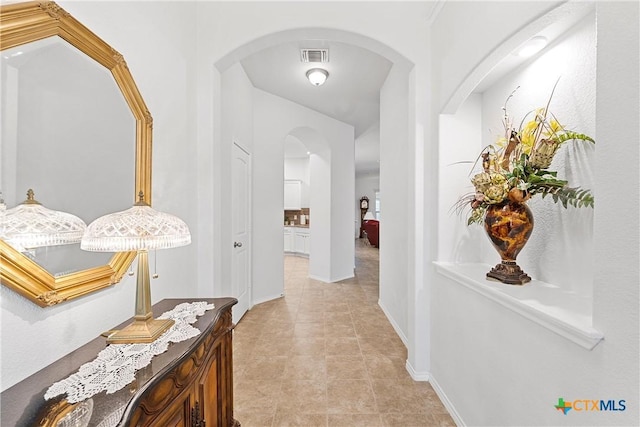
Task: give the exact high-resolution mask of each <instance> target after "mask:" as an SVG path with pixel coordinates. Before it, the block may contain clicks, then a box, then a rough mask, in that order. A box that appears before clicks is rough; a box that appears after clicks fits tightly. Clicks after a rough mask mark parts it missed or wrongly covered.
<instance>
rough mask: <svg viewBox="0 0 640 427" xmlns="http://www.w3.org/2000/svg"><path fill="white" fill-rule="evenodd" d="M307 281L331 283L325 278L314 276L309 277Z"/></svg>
mask: <svg viewBox="0 0 640 427" xmlns="http://www.w3.org/2000/svg"><path fill="white" fill-rule="evenodd" d="M309 279H313V280H317V281H319V282H322V283H331V282H330V281H329V280H328V279H327V278H325V277H318V276H314V275H313V274H310V275H309Z"/></svg>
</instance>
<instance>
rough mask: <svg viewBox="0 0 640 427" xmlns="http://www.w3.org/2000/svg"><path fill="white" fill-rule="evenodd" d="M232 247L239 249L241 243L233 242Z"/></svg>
mask: <svg viewBox="0 0 640 427" xmlns="http://www.w3.org/2000/svg"><path fill="white" fill-rule="evenodd" d="M233 247H234V248H241V247H242V242H233Z"/></svg>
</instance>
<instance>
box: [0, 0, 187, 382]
mask: <svg viewBox="0 0 640 427" xmlns="http://www.w3.org/2000/svg"><path fill="white" fill-rule="evenodd" d="M59 4H60V6H61V7H63V8H65V9H66V10H67V11H68V12H69V13H71V14H72V15H73V16H74V17H75V18H77V19H78V20H79V21H80V22H82V23H83V24H85V25H86V26H87V27H88V28H90V29H91V30H92V31H94V32H95V33H96V34H98V35H99V36H100V37H101V38H103V39H104V40H105V41H106V42H107V43H109V44H110V45H111V46H113V47H114V48H115V49H116V50H118V51H119V52H120V53H122V54H123V55H124V57H125V59H126V60H127V64H128V66H129V69H130V70H131V73H132V75H133V77H134V79H135V81H136V83H137V85H138V88H139V89H140V92H141V94H142V96H143V98H144V100H145V102H146V104H147V106H148V108H149V111H150V112H151V114H152V116H153V118H154V140H153V150H154V151H153V205H154V207H155V208H157V209H159V210H161V211H165V212H169V213H172V214H175V215H178V216H179V217H181V218H183V219H184V220H185V221H186V222H187V224H188V225H189V226H190V227H191V229H192V231H193V230H194V229H195V228H196V227H195V224H196V220H197V218H196V215H195V200H196V188H194V182H195V173H194V172H193V171H194V169H195V168H192V167H190V165H191V164H192V163H193V161H194V150H193V148H194V143H193V141H194V137H195V120H194V117H195V116H194V107H195V106H194V104H193V102H192V100H193V99H194V95H195V86H194V84H193V82H194V75H193V71H194V70H195V68H194V61H195V43H194V40H195V29H194V27H193V25H191V24H190V23H192V22H194V20H195V5H194V4H188V3H187V4H184V3H183V4H178V3H158V4H155V5H154V6H153V7H149V4H148V3H136V2H116V3H112V2H109V3H106V2H67V1H61V2H59ZM120 167H121V165H117V164H115V165H113V168H112V171H113V173H114V174H117V173H118V171H119V169H120ZM122 167H123V168H127V167H130V165H122ZM131 185H132V186H133V183H132V184H131ZM98 190H99V189H98ZM132 193H133V188H132ZM193 237H194V241H196V242H197V241H198V238H199V236H198V235H197V234H195V235H194V236H193ZM194 258H195V246H194V245H191V246H186V247H184V248H178V249H171V250H166V251H160V252H158V270H159V273H160V278H159V279H157V280H155V281H154V282H153V284H152V298H153V301H154V302H156V301H158V300H160V299H163V298H167V297H170V296H171V297H190V296H194V295H195V290H196V276H195V271H196V265H195V262H194ZM134 268H135V266H134ZM134 295H135V280H132V279H131V278H129V276H125V277H124V278H123V280H122V282H121V283H120V284H118V285H116V286H114V287H112V288H110V289H108V290H105V291H101V292H98V293H96V294H93V295H90V296H87V297H83V298H80V299H78V300H75V301H72V302H68V303H63V304H61V305H59V306H56V307H51V308H45V309H43V308H40V307H37V306H35V305H34V304H32V303H31V302H29V301H27V300H25V299H24V298H22V297H20V296H18V295H17V294H15V293H14V292H12V291H10V290H8V289H7V288H6V287H4V286H3V287H1V289H0V297H1V300H0V305H1V308H2V315H1V316H2V317H1V318H2V326H1V328H2V333H1V335H2V350H1V353H2V372H1V378H2V385H1V387H2V389H3V390H4V389H6V388H8V387H9V386H11V385H13V384H14V383H16V382H18V381H20V380H22V379H23V378H25V377H27V376H29V375H31V374H32V373H34V372H35V371H37V370H39V369H41V368H43V367H44V366H46V365H48V364H50V363H51V362H52V361H54V360H56V359H58V358H60V357H62V356H64V355H65V354H67V353H68V352H70V351H72V350H73V349H75V348H77V347H79V346H81V345H82V344H84V343H86V342H87V341H89V340H91V339H93V338H95V337H96V336H98V335H99V334H100V333H101V332H103V331H104V330H106V329H109V328H111V327H113V326H115V325H116V324H118V323H120V322H122V321H123V320H125V319H126V318H129V317H131V316H132V315H133V314H134V303H135V302H134V301H135V296H134ZM34 345H37V351H34Z"/></svg>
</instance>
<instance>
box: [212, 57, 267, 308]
mask: <svg viewBox="0 0 640 427" xmlns="http://www.w3.org/2000/svg"><path fill="white" fill-rule="evenodd" d="M220 86H221V92H222V100H223V102H224V104H225V108H224V109H223V110H222V114H221V122H220V127H221V132H222V141H223V143H222V144H221V145H220V147H219V155H220V157H221V159H226V160H225V161H222V162H221V163H220V166H219V167H220V170H219V171H217V172H218V174H219V176H218V180H219V185H220V190H219V191H220V194H221V195H222V197H224V199H225V200H229V201H230V200H231V188H232V177H233V174H232V165H233V163H232V161H231V159H232V155H233V144H234V143H236V144H238V145H239V146H240V147H242V148H243V149H244V150H245V151H247V152H248V153H250V154H253V85H252V84H251V81H250V80H249V78H248V77H247V74H246V73H245V72H244V69H243V68H242V66H241V65H240V64H239V63H238V64H234V65H233V66H232V67H230V68H229V69H227V70H226V71H225V72H224V73H222V75H221V76H220ZM208 167H209V168H212V166H211V165H208ZM210 196H211V195H210ZM214 215H215V216H217V217H218V218H220V221H221V222H222V223H223V224H225V226H224V227H221V229H220V232H219V238H220V243H221V248H220V251H221V252H220V254H221V257H222V264H220V265H214V266H213V267H214V268H217V270H219V273H218V274H219V275H220V277H221V281H220V282H217V283H216V286H214V284H213V283H212V282H210V283H208V284H207V283H202V282H201V287H200V292H201V294H202V292H204V294H202V295H215V296H234V295H233V291H232V289H233V287H232V270H231V266H232V265H233V263H232V257H233V234H232V233H233V230H232V228H231V226H230V224H231V223H232V218H231V215H232V212H231V209H230V208H229V207H228V206H227V208H226V209H220V210H218V211H216V212H215V213H214ZM203 221H205V222H207V223H209V219H206V218H204V219H203ZM209 262H210V261H209ZM210 263H211V262H210ZM253 277H255V276H253Z"/></svg>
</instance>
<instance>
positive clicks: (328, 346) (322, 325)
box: [233, 239, 455, 427]
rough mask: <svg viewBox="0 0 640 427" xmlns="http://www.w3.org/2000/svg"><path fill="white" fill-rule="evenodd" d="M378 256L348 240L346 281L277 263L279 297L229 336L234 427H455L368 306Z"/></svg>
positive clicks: (372, 302)
mask: <svg viewBox="0 0 640 427" xmlns="http://www.w3.org/2000/svg"><path fill="white" fill-rule="evenodd" d="M378 254H379V252H378V249H375V248H372V247H371V246H369V245H368V243H367V242H366V240H365V239H357V240H356V277H355V278H353V279H349V280H344V281H342V282H338V283H330V284H327V283H322V282H319V281H316V280H313V279H310V278H309V277H308V260H307V259H305V258H300V257H294V256H285V265H284V275H285V295H286V296H285V297H284V298H280V299H278V300H275V301H270V302H267V303H263V304H259V305H256V306H254V307H253V309H252V310H251V311H249V312H248V313H247V314H245V316H244V317H243V318H242V320H241V321H240V322H239V323H238V325H237V326H236V328H235V331H234V337H233V339H234V345H233V351H234V415H235V418H236V419H237V420H238V421H240V422H241V423H242V426H243V427H258V426H269V427H271V426H273V427H275V426H303V427H314V426H323V427H333V426H340V427H352V426H354V427H355V426H366V427H375V426H402V427H409V426H455V423H454V422H453V420H452V419H451V417H450V416H449V414H448V413H447V411H446V409H445V408H444V406H443V405H442V403H441V402H440V400H439V399H438V397H437V395H436V394H435V392H434V391H433V389H432V388H431V386H430V385H429V383H426V382H415V381H413V380H412V379H411V377H410V376H409V374H408V373H407V371H406V369H405V360H406V357H407V351H406V348H405V346H404V344H403V343H402V341H401V340H400V339H399V338H398V336H397V334H396V332H395V331H394V329H393V328H392V327H391V325H390V324H389V321H388V320H387V318H386V317H385V315H384V314H383V313H382V310H381V309H380V307H379V306H378V305H377V302H378V263H379V259H378V256H379V255H378Z"/></svg>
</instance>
